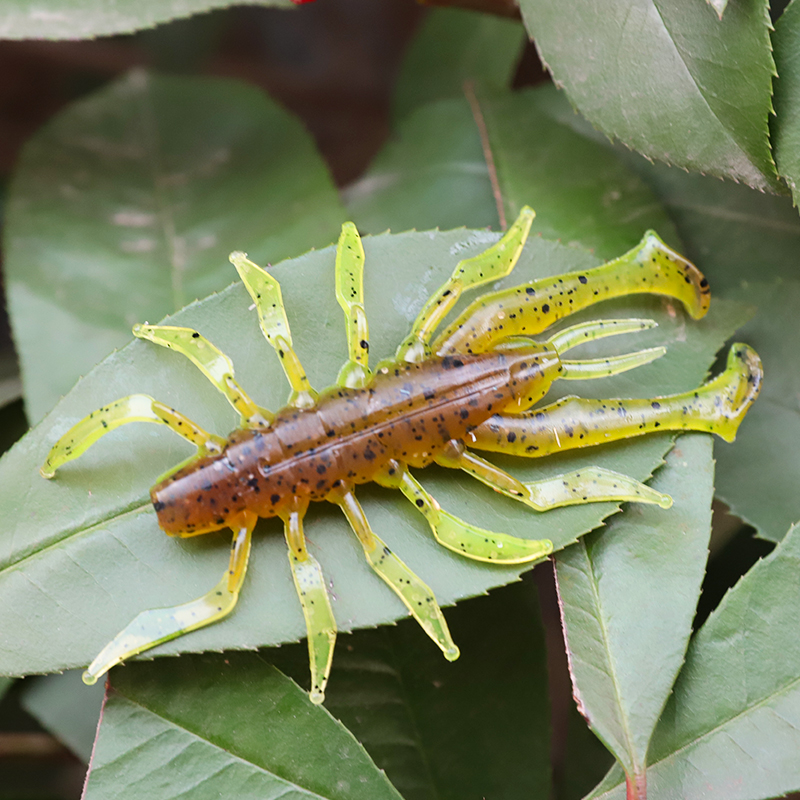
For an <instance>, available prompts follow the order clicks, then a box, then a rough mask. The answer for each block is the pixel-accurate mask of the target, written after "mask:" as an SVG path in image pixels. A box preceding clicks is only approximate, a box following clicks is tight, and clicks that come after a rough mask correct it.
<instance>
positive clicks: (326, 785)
mask: <svg viewBox="0 0 800 800" xmlns="http://www.w3.org/2000/svg"><path fill="white" fill-rule="evenodd" d="M113 677H114V680H113V683H112V685H111V686H110V688H109V690H108V698H107V700H106V703H105V708H104V710H103V718H102V723H101V726H100V730H99V732H98V737H97V743H96V746H95V750H94V754H93V756H92V763H91V767H90V772H89V776H88V780H87V784H86V788H85V791H84V795H83V797H84V798H86V800H95V799H96V798H109V797H114V798H119V799H120V800H126V799H127V798H137V800H138V798H141V797H143V796H144V797H148V798H153V800H161V799H162V798H163V799H164V800H166V798H175V797H179V796H181V795H185V796H191V797H192V798H193V799H194V800H205V798H209V800H210V799H211V798H219V797H236V798H240V800H249V798H252V799H253V800H256V799H257V800H263V798H267V797H269V798H278V797H281V798H285V800H311V799H312V798H314V800H321V799H322V798H325V800H328V798H330V800H359V799H360V800H383V799H384V798H386V799H387V800H388V799H389V798H391V800H400V796H399V795H398V794H397V792H396V791H395V790H394V789H393V788H392V786H391V784H389V782H388V781H387V780H386V776H385V775H384V774H383V773H382V772H381V771H380V770H379V769H378V768H377V767H376V766H375V765H374V764H373V763H372V761H370V759H369V756H367V754H366V753H365V752H364V749H363V748H362V747H361V745H359V743H358V742H357V741H356V740H355V739H354V738H353V736H352V734H350V733H349V732H348V731H347V730H346V729H345V728H344V727H343V726H342V725H341V724H340V723H338V722H337V721H336V720H334V719H332V718H331V716H330V714H328V713H327V712H326V711H325V709H323V708H321V707H319V706H313V705H311V702H310V701H309V699H308V695H307V694H306V693H305V692H303V691H302V690H301V689H300V688H299V687H298V686H297V685H296V684H295V683H294V682H292V681H291V680H289V679H288V678H286V677H284V676H283V675H281V673H280V672H278V670H276V669H275V668H274V667H272V666H270V665H269V664H268V663H266V662H265V661H264V659H263V658H262V657H260V656H258V655H255V654H250V653H247V654H244V653H237V654H230V655H228V656H226V657H222V656H218V655H214V656H195V657H190V658H182V659H180V660H179V661H174V660H173V661H170V662H169V663H168V664H158V665H155V664H136V665H132V666H131V667H129V668H127V669H124V670H116V671H115V673H114V676H113Z"/></svg>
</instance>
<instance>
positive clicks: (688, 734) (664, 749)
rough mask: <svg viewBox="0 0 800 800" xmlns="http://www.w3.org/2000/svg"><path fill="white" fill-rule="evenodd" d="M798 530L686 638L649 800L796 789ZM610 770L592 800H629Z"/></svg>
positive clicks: (749, 797) (799, 738)
mask: <svg viewBox="0 0 800 800" xmlns="http://www.w3.org/2000/svg"><path fill="white" fill-rule="evenodd" d="M798 567H800V527H795V528H794V529H792V530H791V531H790V532H789V533H788V534H787V535H786V538H785V539H784V540H783V542H782V543H781V544H780V545H779V546H778V547H777V548H776V549H775V550H774V551H773V553H771V554H770V555H769V556H768V557H767V558H765V559H764V560H763V561H761V562H759V563H758V564H757V565H756V566H755V567H754V568H753V569H751V570H750V572H748V573H747V575H745V576H744V578H742V580H741V581H740V582H739V583H738V584H737V586H736V587H735V588H734V589H732V590H731V591H730V592H729V593H728V594H727V596H726V597H725V599H724V600H723V601H722V603H721V604H720V606H719V608H717V610H716V611H714V613H713V614H712V615H711V616H710V617H709V618H708V620H707V621H706V623H705V625H703V627H702V628H701V629H700V631H699V632H698V634H697V635H696V636H695V637H694V639H693V640H692V642H691V644H690V646H689V650H688V653H687V656H686V664H685V666H684V668H683V670H682V672H681V674H680V676H679V678H678V682H677V684H676V685H675V691H674V693H673V695H672V697H671V698H670V701H669V703H668V705H667V707H666V709H665V711H664V714H663V716H662V719H661V721H660V723H659V725H658V727H657V729H656V733H655V736H654V737H653V743H652V747H651V750H650V756H649V762H650V768H649V770H648V774H647V777H648V784H649V788H650V794H649V797H650V798H651V800H668V799H670V798H673V797H703V798H707V800H764V799H765V798H770V797H777V796H783V795H784V794H787V793H788V792H793V791H797V790H799V789H800V760H798V758H797V753H798V751H799V750H800V716H799V715H798V709H799V708H800V616H798V614H797V608H798V605H800V581H798ZM620 779H621V776H620V774H619V770H616V769H615V770H612V771H611V773H609V775H608V776H607V777H606V779H605V780H604V781H603V783H602V784H601V785H600V786H599V787H598V788H597V789H596V790H595V792H593V793H592V795H591V796H592V797H593V798H601V797H602V798H607V800H611V799H612V798H615V799H617V798H619V799H620V800H621V798H623V797H625V789H624V786H623V785H620Z"/></svg>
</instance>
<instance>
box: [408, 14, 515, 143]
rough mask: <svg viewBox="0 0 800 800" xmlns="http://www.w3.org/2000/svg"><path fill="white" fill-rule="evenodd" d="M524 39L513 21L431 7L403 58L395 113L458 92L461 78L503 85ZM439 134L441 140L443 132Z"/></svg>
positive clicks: (509, 74) (409, 110)
mask: <svg viewBox="0 0 800 800" xmlns="http://www.w3.org/2000/svg"><path fill="white" fill-rule="evenodd" d="M524 40H525V31H524V30H523V29H522V28H521V26H520V24H519V23H518V22H517V21H512V20H510V19H503V18H502V17H495V16H492V15H491V14H476V13H475V12H474V11H464V10H462V9H457V8H432V9H431V10H430V11H428V14H427V15H426V17H425V21H424V22H423V23H422V27H421V29H420V31H419V32H418V33H417V35H416V36H415V38H414V40H413V41H412V43H411V46H410V47H409V49H408V53H407V54H406V57H405V59H404V61H403V67H402V69H401V71H400V76H399V78H398V81H397V87H396V89H395V95H394V112H395V119H398V120H399V119H401V118H402V117H404V116H406V115H407V114H409V113H410V112H411V111H413V110H414V109H416V108H417V107H418V106H420V105H422V104H424V103H428V102H431V101H433V100H443V99H445V98H450V97H458V96H460V95H461V94H462V91H463V86H464V82H465V81H480V82H481V83H484V82H485V83H489V84H491V85H493V86H498V87H500V86H502V87H508V86H509V85H510V84H511V80H512V78H513V77H514V70H515V69H516V66H517V61H518V60H519V56H520V53H521V51H522V45H523V42H524ZM446 130H448V129H447V128H442V129H441V131H446ZM441 138H442V139H443V140H445V141H446V140H448V139H449V134H448V136H442V137H441Z"/></svg>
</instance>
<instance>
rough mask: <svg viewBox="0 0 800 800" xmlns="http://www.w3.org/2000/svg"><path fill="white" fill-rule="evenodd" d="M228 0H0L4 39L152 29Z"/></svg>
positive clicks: (264, 0)
mask: <svg viewBox="0 0 800 800" xmlns="http://www.w3.org/2000/svg"><path fill="white" fill-rule="evenodd" d="M258 1H259V4H260V5H270V6H284V7H291V0H258ZM229 5H231V3H230V2H229V0H140V2H136V3H131V2H130V0H46V2H36V1H35V0H0V19H2V23H0V36H1V37H2V38H3V39H88V38H91V37H94V36H107V35H108V34H112V33H130V32H131V31H136V30H140V29H141V28H151V27H153V26H154V25H157V24H158V23H160V22H167V21H168V20H171V19H176V18H179V17H188V16H190V15H191V14H200V13H202V12H204V11H210V10H211V9H212V8H225V7H227V6H229Z"/></svg>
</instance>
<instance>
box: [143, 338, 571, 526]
mask: <svg viewBox="0 0 800 800" xmlns="http://www.w3.org/2000/svg"><path fill="white" fill-rule="evenodd" d="M558 371H560V362H559V359H558V355H557V354H556V353H555V351H554V350H552V349H551V348H547V347H536V346H531V347H530V348H525V349H523V350H517V351H508V352H507V353H502V352H490V353H482V354H480V355H473V356H460V357H455V356H445V357H444V358H431V359H427V360H426V361H423V362H421V363H419V364H407V363H401V364H396V365H394V366H392V367H391V368H389V367H384V368H383V369H382V370H381V371H379V372H378V373H377V374H376V375H375V376H374V377H373V378H372V380H371V381H370V383H369V385H368V386H367V387H365V388H362V389H349V388H347V387H336V388H333V389H331V390H330V391H328V392H325V393H323V394H322V395H321V396H320V397H319V400H318V402H317V405H316V406H315V407H314V408H310V409H300V408H287V409H284V410H283V411H281V412H279V413H278V414H277V415H276V417H275V419H274V420H273V422H272V425H271V426H270V427H269V428H268V429H266V430H238V431H235V432H234V433H233V434H231V436H230V437H228V440H227V442H226V446H225V449H224V450H223V451H222V453H220V454H218V455H214V456H208V457H206V458H203V459H201V460H199V461H196V462H195V463H193V464H191V465H188V466H186V467H184V468H183V469H182V470H180V471H179V472H177V473H175V474H174V475H172V476H170V477H169V478H167V479H166V480H164V481H162V482H161V483H160V484H158V485H157V486H155V487H153V489H152V490H151V497H152V499H153V503H154V505H155V508H156V510H157V512H158V521H159V524H160V525H161V527H162V528H163V529H164V530H165V531H166V532H167V533H170V534H174V535H178V536H189V535H193V534H196V533H205V532H207V531H212V530H217V529H219V528H222V527H226V526H227V525H228V523H229V521H230V520H231V519H232V518H233V517H235V516H237V515H238V514H240V513H241V512H243V511H252V512H253V513H255V514H257V515H258V516H259V517H273V516H278V515H280V514H281V513H285V512H286V510H287V509H288V508H289V507H290V506H291V505H292V504H293V503H296V502H297V499H298V498H303V499H306V500H309V501H319V500H324V499H325V498H326V497H327V496H328V495H329V494H330V493H331V492H332V491H334V490H337V489H339V488H340V487H341V486H342V485H343V484H348V485H357V484H361V483H368V482H370V481H374V480H375V478H376V477H377V476H378V475H379V474H381V473H382V472H384V471H385V470H386V469H387V468H388V467H389V466H390V465H391V463H392V462H401V463H403V464H407V465H408V466H411V467H426V466H428V465H429V464H431V463H433V462H434V460H435V459H436V457H437V456H438V455H440V453H442V451H444V450H445V448H446V447H447V444H448V442H450V441H453V440H456V441H466V440H467V438H468V435H469V434H470V433H471V432H472V431H473V430H474V429H475V428H477V427H478V425H480V424H481V423H482V422H484V421H485V420H487V419H488V418H490V417H491V416H492V415H493V414H494V413H496V412H498V411H502V410H503V409H505V408H507V407H508V406H509V405H517V404H519V402H520V401H521V399H522V398H523V397H530V396H533V395H538V397H542V396H543V395H544V392H545V391H546V389H547V387H549V385H550V383H551V382H552V379H553V374H554V373H555V374H557V372H558ZM537 399H538V398H537Z"/></svg>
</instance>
